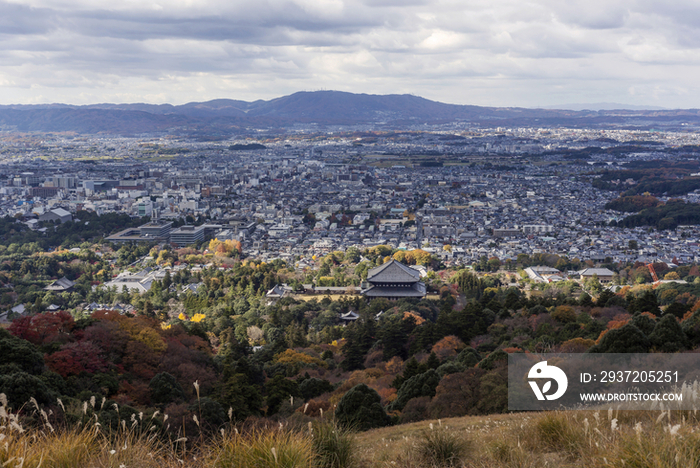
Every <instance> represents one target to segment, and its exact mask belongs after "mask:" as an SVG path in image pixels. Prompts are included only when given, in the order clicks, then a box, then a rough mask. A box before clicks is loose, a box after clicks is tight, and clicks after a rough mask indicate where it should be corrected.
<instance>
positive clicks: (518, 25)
mask: <svg viewBox="0 0 700 468" xmlns="http://www.w3.org/2000/svg"><path fill="white" fill-rule="evenodd" d="M698 22H700V9H698V8H697V4H696V2H695V1H691V0H679V1H677V2H673V4H660V3H658V2H652V1H651V0H628V1H623V0H608V1H604V0H585V1H584V0H572V1H566V2H562V1H560V0H522V1H515V0H474V1H469V2H464V1H463V0H436V1H424V0H411V1H405V0H402V1H399V0H381V1H376V0H256V1H253V0H237V1H233V2H231V1H230V0H168V1H167V2H166V1H163V0H146V1H142V0H138V1H137V0H123V1H120V2H113V1H106V0H16V1H13V2H6V1H3V0H0V103H12V102H37V101H41V100H44V101H50V102H75V103H89V102H105V101H115V102H134V101H147V102H167V101H169V102H173V103H181V102H187V101H193V100H205V99H213V98H221V97H228V98H234V99H247V100H254V99H259V98H264V99H268V98H273V97H276V96H280V95H283V94H288V93H292V92H295V91H298V90H309V89H322V88H325V89H340V90H344V91H353V92H358V93H363V92H364V93H396V92H410V93H414V94H418V95H422V96H425V97H427V98H430V99H437V100H442V101H445V102H454V103H462V104H479V105H500V106H534V105H551V104H557V103H562V102H597V101H613V102H614V101H624V102H629V103H638V104H655V105H663V106H666V107H691V106H694V107H698V106H700V97H695V96H700V93H698V91H700V89H699V86H698V85H697V84H696V83H695V80H693V78H692V77H693V76H697V75H698V72H700V70H699V69H698V67H700V63H698V57H700V55H699V54H698V48H700V30H698V28H697V27H696V25H697V24H698ZM694 100H697V101H694Z"/></svg>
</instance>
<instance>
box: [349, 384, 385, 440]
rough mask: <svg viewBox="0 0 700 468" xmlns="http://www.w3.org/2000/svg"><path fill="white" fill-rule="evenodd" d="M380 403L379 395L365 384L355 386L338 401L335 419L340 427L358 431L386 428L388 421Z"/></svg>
mask: <svg viewBox="0 0 700 468" xmlns="http://www.w3.org/2000/svg"><path fill="white" fill-rule="evenodd" d="M381 401H382V400H381V398H380V397H379V394H378V393H377V392H376V391H375V390H373V389H371V388H369V387H368V386H367V385H366V384H359V385H355V386H354V387H352V388H351V389H350V390H348V391H347V393H345V395H343V398H341V399H340V402H339V403H338V407H337V408H336V410H335V417H336V419H337V421H338V423H339V424H340V425H342V426H344V427H349V428H353V429H357V430H359V431H366V430H368V429H372V428H375V427H384V426H387V425H388V424H389V422H390V419H389V416H388V415H387V414H386V412H385V411H384V408H382V405H381Z"/></svg>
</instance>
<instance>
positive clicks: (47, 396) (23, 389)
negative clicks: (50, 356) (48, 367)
mask: <svg viewBox="0 0 700 468" xmlns="http://www.w3.org/2000/svg"><path fill="white" fill-rule="evenodd" d="M0 393H4V394H5V395H6V396H7V399H8V401H9V403H10V404H11V405H12V406H13V408H15V409H19V408H20V407H21V406H22V405H24V404H26V403H27V402H29V399H30V398H32V397H33V398H35V399H36V401H37V402H39V404H42V405H48V404H53V403H55V397H56V395H55V394H54V393H53V392H51V391H50V390H49V388H48V387H47V386H46V384H45V383H44V382H43V381H42V380H41V379H40V378H39V377H37V376H35V375H31V374H27V373H26V372H15V373H12V374H9V375H7V374H6V375H0Z"/></svg>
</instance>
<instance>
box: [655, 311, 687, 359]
mask: <svg viewBox="0 0 700 468" xmlns="http://www.w3.org/2000/svg"><path fill="white" fill-rule="evenodd" d="M649 340H650V341H651V344H652V345H653V346H654V347H655V348H656V349H658V350H660V351H663V352H664V353H676V352H678V351H682V350H684V349H687V348H688V345H689V342H688V338H687V337H686V336H685V333H683V328H681V325H680V324H679V323H678V321H677V320H676V317H675V316H673V315H672V314H666V315H664V316H663V317H661V319H660V320H659V321H658V322H657V323H656V326H655V327H654V331H653V332H652V333H651V335H649Z"/></svg>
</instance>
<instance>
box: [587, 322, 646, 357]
mask: <svg viewBox="0 0 700 468" xmlns="http://www.w3.org/2000/svg"><path fill="white" fill-rule="evenodd" d="M650 347H651V342H650V341H649V338H647V337H646V336H645V335H644V333H642V331H641V330H640V329H639V328H637V327H635V326H634V325H632V324H629V323H628V324H627V325H623V326H622V327H620V328H616V329H613V330H610V331H608V332H607V333H606V334H605V335H604V336H603V338H601V340H600V343H599V344H597V345H595V346H593V347H591V348H590V349H589V350H588V351H586V352H588V353H646V352H648V351H649V348H650Z"/></svg>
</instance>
